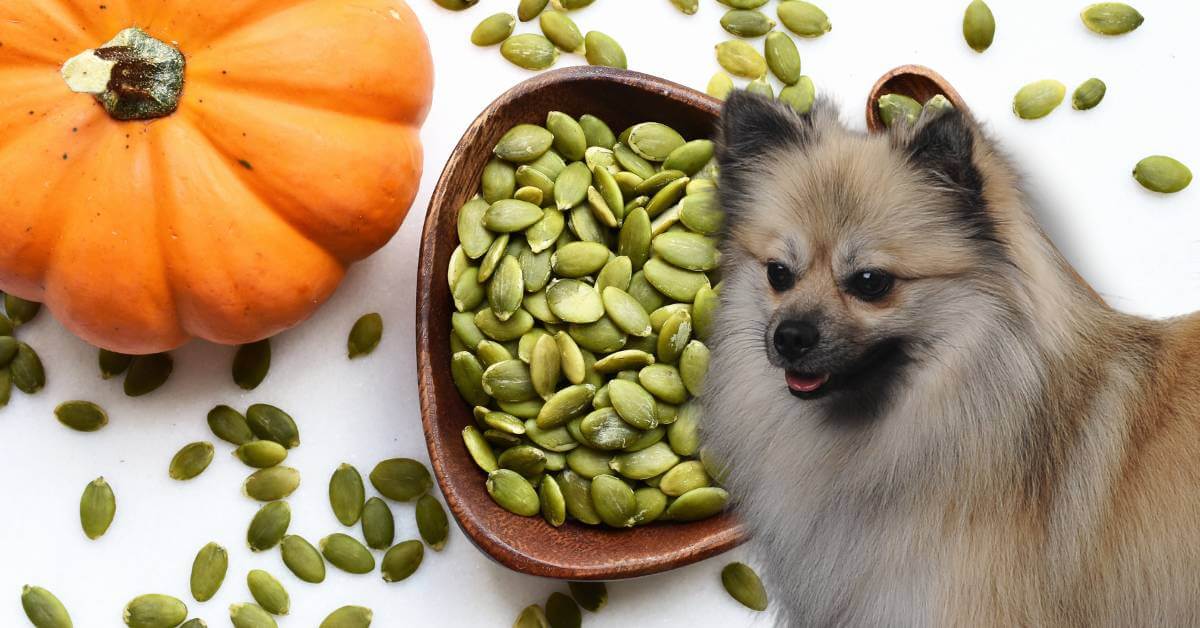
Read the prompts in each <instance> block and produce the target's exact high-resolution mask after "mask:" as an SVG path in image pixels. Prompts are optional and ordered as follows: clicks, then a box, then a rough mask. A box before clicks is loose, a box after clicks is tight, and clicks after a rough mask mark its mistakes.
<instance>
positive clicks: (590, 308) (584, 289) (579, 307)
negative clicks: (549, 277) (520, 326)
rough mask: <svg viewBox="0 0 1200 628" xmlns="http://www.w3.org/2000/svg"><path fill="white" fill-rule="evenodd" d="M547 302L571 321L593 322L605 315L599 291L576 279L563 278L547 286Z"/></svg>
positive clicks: (563, 318) (562, 316)
mask: <svg viewBox="0 0 1200 628" xmlns="http://www.w3.org/2000/svg"><path fill="white" fill-rule="evenodd" d="M572 244H577V243H572ZM578 244H584V243H578ZM568 246H570V245H568ZM546 304H547V305H548V306H549V307H550V311H551V312H553V313H554V315H555V316H557V317H558V318H560V319H562V320H564V321H566V322H569V323H592V322H595V321H598V320H600V319H601V318H602V317H603V316H604V301H603V300H602V299H601V297H600V295H599V293H597V292H596V290H595V289H594V288H592V287H591V286H589V285H587V284H585V283H583V282H582V281H579V280H576V279H562V280H558V281H555V282H554V283H552V284H550V287H549V288H546Z"/></svg>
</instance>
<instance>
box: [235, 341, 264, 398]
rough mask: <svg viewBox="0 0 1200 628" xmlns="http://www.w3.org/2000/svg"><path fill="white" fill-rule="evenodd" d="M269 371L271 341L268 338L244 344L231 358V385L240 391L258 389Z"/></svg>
mask: <svg viewBox="0 0 1200 628" xmlns="http://www.w3.org/2000/svg"><path fill="white" fill-rule="evenodd" d="M270 370H271V340H270V339H269V338H263V339H262V340H259V341H258V342H252V343H250V344H244V345H242V346H240V347H238V350H237V353H236V354H234V356H233V369H232V371H233V383H235V384H237V385H238V387H239V388H241V389H242V390H254V389H255V388H258V385H259V384H261V383H262V381H263V380H264V379H266V377H267V372H268V371H270Z"/></svg>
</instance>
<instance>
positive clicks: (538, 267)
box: [517, 209, 563, 292]
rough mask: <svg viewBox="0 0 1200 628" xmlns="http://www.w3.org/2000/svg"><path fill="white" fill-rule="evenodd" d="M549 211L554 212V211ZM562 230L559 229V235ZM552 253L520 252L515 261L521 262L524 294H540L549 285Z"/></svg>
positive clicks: (560, 218)
mask: <svg viewBox="0 0 1200 628" xmlns="http://www.w3.org/2000/svg"><path fill="white" fill-rule="evenodd" d="M549 211H552V212H556V213H557V210H555V209H550V210H549ZM558 220H559V221H562V220H563V218H562V214H561V213H559V217H558ZM561 233H562V228H561V227H560V228H559V234H560V235H561ZM552 255H553V253H552V252H551V251H550V250H549V249H546V250H543V251H541V252H540V253H534V252H533V250H532V249H529V250H522V251H521V254H520V255H519V256H518V257H517V259H518V260H519V261H520V262H521V277H523V278H524V279H525V291H526V292H540V291H541V290H542V288H545V287H546V284H548V283H550V273H551V272H552V270H551V267H550V258H551V256H552Z"/></svg>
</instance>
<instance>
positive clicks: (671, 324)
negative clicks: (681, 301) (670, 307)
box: [657, 310, 692, 377]
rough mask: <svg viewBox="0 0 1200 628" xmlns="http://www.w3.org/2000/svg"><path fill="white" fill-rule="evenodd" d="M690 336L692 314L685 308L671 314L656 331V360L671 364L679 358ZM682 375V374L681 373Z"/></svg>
mask: <svg viewBox="0 0 1200 628" xmlns="http://www.w3.org/2000/svg"><path fill="white" fill-rule="evenodd" d="M691 337H692V316H691V314H690V313H688V311H687V310H681V311H679V312H676V313H675V314H672V315H671V317H670V318H668V319H667V320H666V321H665V322H664V323H663V326H662V329H661V330H659V332H658V346H657V355H658V361H659V362H662V363H664V364H671V363H674V362H676V361H678V360H679V356H680V355H681V354H682V353H683V349H684V347H686V346H687V343H688V340H690V339H691ZM681 377H682V375H681Z"/></svg>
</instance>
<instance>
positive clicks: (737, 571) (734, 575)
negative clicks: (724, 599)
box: [721, 563, 767, 611]
mask: <svg viewBox="0 0 1200 628" xmlns="http://www.w3.org/2000/svg"><path fill="white" fill-rule="evenodd" d="M721 584H722V585H724V586H725V591H727V592H728V593H729V597H732V598H733V599H735V600H737V601H738V602H740V603H741V604H742V606H745V607H746V608H749V609H751V610H756V611H765V610H767V589H766V587H764V586H763V583H762V580H760V579H759V578H758V574H756V573H754V570H753V569H751V568H750V566H749V565H747V564H745V563H729V564H728V565H725V568H724V569H722V570H721Z"/></svg>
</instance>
